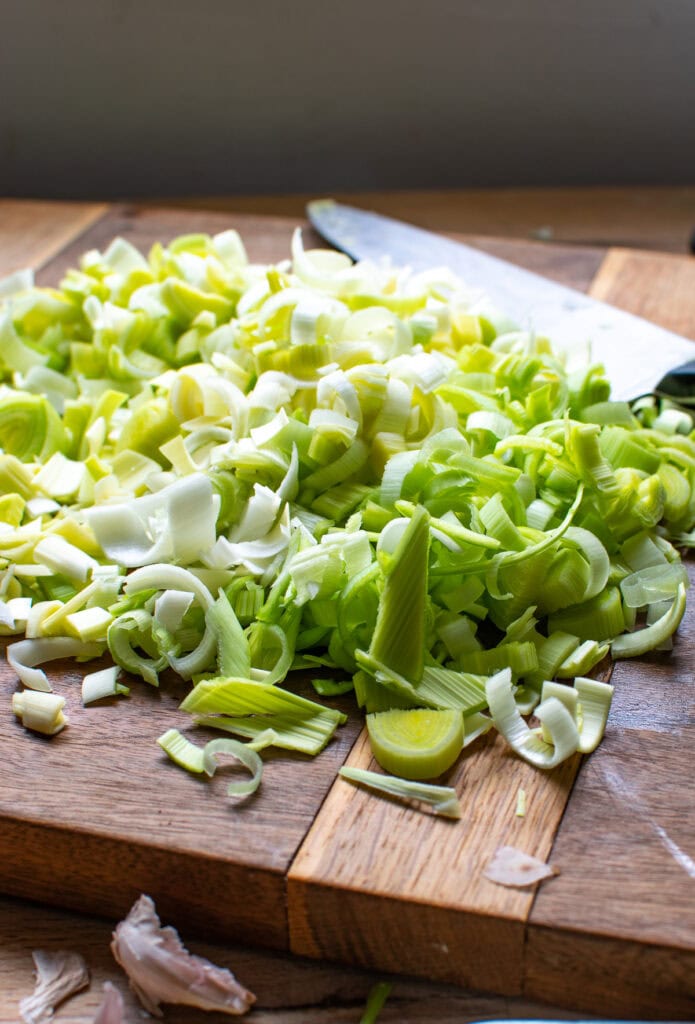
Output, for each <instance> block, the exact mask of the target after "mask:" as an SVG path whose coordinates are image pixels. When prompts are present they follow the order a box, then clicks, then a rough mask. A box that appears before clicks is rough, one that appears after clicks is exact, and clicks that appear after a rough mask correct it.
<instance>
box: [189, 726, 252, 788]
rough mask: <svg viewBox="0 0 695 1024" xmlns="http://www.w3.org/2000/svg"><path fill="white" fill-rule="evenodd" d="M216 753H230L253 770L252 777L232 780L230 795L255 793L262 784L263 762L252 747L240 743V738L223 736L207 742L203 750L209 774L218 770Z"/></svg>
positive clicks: (204, 762) (206, 769)
mask: <svg viewBox="0 0 695 1024" xmlns="http://www.w3.org/2000/svg"><path fill="white" fill-rule="evenodd" d="M216 754H230V755H231V756H232V757H235V758H236V759H237V761H241V763H242V764H243V765H244V767H245V768H248V770H249V771H250V772H251V778H250V779H247V780H246V781H245V782H230V783H229V785H228V786H227V794H228V795H229V796H250V795H251V794H252V793H255V792H256V790H257V789H258V787H259V786H260V784H261V776H262V775H263V762H262V761H261V759H260V757H259V756H258V754H257V753H256V751H255V750H252V749H251V747H248V746H246V744H244V743H240V742H239V740H231V739H228V738H227V737H222V738H221V739H218V740H210V742H209V743H206V744H205V750H204V751H203V767H204V768H205V771H206V773H207V774H208V775H211V776H212V775H214V774H215V771H216V770H217V762H216V761H215V755H216Z"/></svg>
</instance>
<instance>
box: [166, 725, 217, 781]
mask: <svg viewBox="0 0 695 1024" xmlns="http://www.w3.org/2000/svg"><path fill="white" fill-rule="evenodd" d="M157 743H158V744H159V745H160V747H161V748H162V750H163V751H165V753H166V754H168V755H169V757H170V758H171V760H172V761H173V762H174V763H175V764H178V765H179V766H180V767H181V768H185V769H186V771H187V772H193V773H194V774H196V775H202V774H203V772H205V750H204V749H203V748H202V747H199V746H197V745H196V744H195V743H191V741H190V740H189V739H186V737H185V736H183V735H182V734H181V733H180V732H179V730H178V729H167V731H166V732H164V733H162V735H161V736H159V737H158V739H157Z"/></svg>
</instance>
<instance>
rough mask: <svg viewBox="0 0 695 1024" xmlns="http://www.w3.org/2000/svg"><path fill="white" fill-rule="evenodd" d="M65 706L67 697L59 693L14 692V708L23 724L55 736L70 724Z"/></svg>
mask: <svg viewBox="0 0 695 1024" xmlns="http://www.w3.org/2000/svg"><path fill="white" fill-rule="evenodd" d="M64 707H65V698H64V697H59V696H58V694H57V693H45V692H42V691H38V690H23V691H22V692H21V693H14V694H12V710H13V711H14V713H15V715H16V716H17V718H20V719H21V721H22V725H23V726H24V727H25V728H26V729H32V730H33V731H34V732H42V733H44V734H45V735H46V736H55V734H56V733H57V732H60V730H61V729H63V728H64V727H65V726H66V725H67V724H68V720H67V718H66V716H65V715H64V714H63V708H64Z"/></svg>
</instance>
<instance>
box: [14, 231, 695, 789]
mask: <svg viewBox="0 0 695 1024" xmlns="http://www.w3.org/2000/svg"><path fill="white" fill-rule="evenodd" d="M0 448H1V449H2V451H0V633H2V634H3V635H8V634H9V635H13V636H21V635H22V634H24V636H25V639H21V640H18V642H17V643H13V644H11V645H10V647H9V648H8V660H9V662H10V664H11V666H12V667H13V669H14V670H15V671H16V673H17V675H18V676H19V678H20V679H21V681H22V683H23V684H24V686H25V687H28V688H33V689H36V690H39V691H45V692H46V693H47V694H50V689H51V687H50V683H49V681H48V678H47V676H46V674H45V673H44V672H43V671H42V669H40V668H39V667H38V666H39V665H41V664H42V663H43V662H44V661H48V660H50V659H51V658H53V657H55V658H60V657H65V656H67V657H77V658H78V659H82V658H88V657H91V656H93V655H96V654H99V653H103V650H104V644H106V646H107V647H108V651H109V653H110V655H111V658H112V660H113V662H114V663H115V665H116V666H118V667H120V668H122V669H123V670H125V671H127V672H129V673H132V674H133V675H136V676H139V677H140V678H142V679H143V680H144V681H145V682H147V683H148V684H150V685H153V686H156V685H158V683H159V678H160V675H161V673H162V672H165V671H167V670H173V672H174V673H176V674H177V675H178V676H180V677H181V678H182V679H185V680H190V681H191V682H192V683H193V684H194V685H193V687H192V689H191V693H190V694H189V697H188V698H186V700H185V701H184V703H183V705H182V709H183V710H184V711H186V712H189V713H190V714H192V715H193V716H194V723H195V724H201V725H204V726H206V727H213V728H217V729H219V730H220V731H221V732H222V733H225V732H231V733H233V734H236V735H238V736H240V737H242V738H243V739H244V740H247V741H250V743H248V742H247V743H245V744H244V745H243V749H244V750H248V749H251V748H256V749H262V748H263V747H264V746H266V745H268V744H269V743H271V742H272V743H273V744H275V745H277V746H279V747H281V748H285V749H289V750H299V751H300V752H302V753H307V754H315V753H318V752H319V751H320V750H322V749H323V748H324V747H325V745H326V744H327V743H329V742H330V741H331V740H332V738H333V737H334V735H335V733H336V729H337V728H338V727H339V725H340V724H341V723H342V722H343V720H344V715H343V712H338V711H337V710H336V709H335V708H334V707H331V706H330V704H331V702H332V701H333V698H334V697H338V696H340V694H339V693H338V690H337V689H336V687H335V686H329V685H327V683H326V682H325V680H324V681H320V680H322V677H324V676H325V677H326V678H331V679H332V678H333V677H334V676H337V675H339V674H340V675H342V676H343V678H344V679H345V687H344V688H345V692H346V693H349V692H350V689H351V688H352V689H354V694H355V700H356V703H357V704H358V706H359V707H360V708H363V709H364V710H365V712H366V713H367V715H369V716H376V718H374V719H370V721H375V720H377V719H378V716H379V715H382V714H384V713H391V712H393V713H396V712H400V713H402V714H404V715H405V714H407V715H409V716H410V717H408V718H404V719H403V720H404V721H416V720H419V719H423V716H424V717H426V715H427V713H428V712H429V711H432V712H434V713H435V714H434V716H433V717H434V718H435V719H436V720H438V721H443V720H444V718H446V719H447V721H448V720H451V721H458V719H459V718H462V720H463V735H464V738H463V746H466V745H468V744H470V743H472V742H474V740H475V738H476V737H477V736H479V735H481V734H483V733H484V732H485V731H487V730H488V729H490V728H492V727H493V725H494V726H495V727H497V728H498V729H500V730H501V731H502V732H503V733H504V735H505V736H507V738H508V739H509V740H510V742H511V744H512V746H513V747H514V749H516V750H517V751H518V752H519V753H520V754H521V756H523V757H526V758H527V759H528V760H530V761H531V762H532V763H533V764H536V765H539V766H541V767H552V766H553V765H556V764H558V763H559V762H560V761H561V760H563V759H564V758H566V757H570V756H572V755H573V754H574V753H575V752H577V751H580V752H586V751H588V750H591V749H593V748H594V747H595V745H596V743H597V742H599V740H600V737H601V735H602V733H603V729H604V728H605V719H606V715H607V712H608V707H609V704H610V693H609V692H608V691H607V690H605V689H601V685H602V684H595V686H593V685H589V683H585V682H582V680H585V679H586V678H587V677H588V676H589V674H590V673H591V672H592V671H594V670H595V667H596V666H597V665H598V664H599V662H601V660H602V659H603V658H605V657H606V656H607V655H608V654H610V656H611V657H613V658H614V659H615V658H622V657H640V656H641V655H642V654H644V653H646V652H648V651H652V650H659V651H661V650H666V649H667V648H668V647H669V645H670V644H671V643H672V637H673V635H674V633H675V632H676V630H677V628H678V626H679V624H680V622H681V619H682V616H683V611H684V607H685V597H686V587H687V574H686V572H685V569H684V566H683V565H682V563H681V558H680V554H679V551H678V548H677V546H676V545H684V546H690V547H692V546H693V545H695V430H694V422H693V418H692V416H691V415H690V414H689V413H687V412H684V411H683V410H681V409H677V408H674V407H671V406H669V404H668V403H665V402H661V403H657V401H656V400H650V399H644V400H640V401H639V402H636V403H634V404H633V405H632V406H630V405H628V404H626V403H624V402H612V401H611V400H610V395H609V387H608V383H607V381H606V380H605V378H604V376H603V373H602V370H601V368H600V367H598V366H591V365H586V363H585V360H583V359H582V358H580V357H579V356H578V354H577V353H574V354H572V355H571V357H570V358H569V359H567V358H566V357H565V356H560V355H558V354H557V353H555V352H554V351H553V348H552V344H551V341H550V340H549V339H547V338H544V337H542V336H538V335H536V334H535V333H533V332H530V331H525V330H520V329H518V327H517V326H516V325H514V324H512V323H510V322H509V320H508V318H506V317H505V316H504V313H503V311H498V310H493V309H491V308H490V307H489V306H486V305H484V304H481V303H480V298H479V296H478V295H475V294H473V293H472V292H471V291H470V289H469V288H468V287H467V286H466V284H465V282H462V281H460V280H459V279H457V278H456V277H455V276H454V275H453V274H452V273H451V272H450V271H448V270H446V269H438V270H431V271H426V272H423V273H413V272H411V271H409V270H406V269H397V268H392V267H377V266H374V265H373V264H369V263H367V262H364V263H357V264H353V263H352V262H351V261H350V260H349V259H348V258H347V257H345V256H342V255H338V254H331V253H326V252H321V251H315V252H311V251H305V250H304V247H303V244H302V239H301V234H300V233H299V232H297V233H296V234H295V236H294V237H293V240H292V247H291V261H290V262H289V263H285V264H281V265H278V266H262V265H259V264H253V263H249V261H248V259H247V257H246V253H245V250H244V246H243V243H242V241H241V239H240V238H239V236H238V234H237V233H236V232H234V231H224V232H221V233H219V234H217V235H212V236H210V235H205V234H196V235H186V236H183V237H181V238H179V239H175V240H174V241H172V242H171V243H170V244H169V245H167V246H164V245H161V244H157V245H155V246H153V247H152V249H151V251H150V252H149V253H148V254H147V255H146V256H145V255H143V254H141V253H140V252H138V250H137V249H135V248H134V247H133V246H132V245H131V244H130V243H129V242H127V241H126V240H124V239H116V240H114V241H113V242H112V243H111V244H110V245H109V246H108V247H107V248H106V249H105V250H104V251H96V250H92V251H90V252H88V253H85V255H84V256H83V257H82V259H81V260H80V264H79V266H78V267H76V268H72V269H70V270H68V272H67V273H66V275H65V277H64V279H63V281H62V282H61V283H60V286H59V287H57V288H50V289H46V288H36V287H34V284H33V278H32V276H31V275H30V274H17V275H13V276H12V278H11V279H10V280H9V281H8V282H6V283H4V284H3V283H2V282H0ZM294 669H308V670H309V671H310V672H311V673H312V675H314V676H316V677H317V679H318V680H319V682H318V683H317V686H316V687H315V688H316V689H317V692H318V694H319V696H320V697H321V703H319V702H315V701H307V700H306V698H302V697H296V695H295V694H294V693H293V692H292V684H291V678H292V677H291V673H292V671H293V670H294ZM92 675H93V674H92ZM98 675H100V676H101V673H99V674H98ZM575 678H577V680H578V681H577V683H576V685H575V687H574V688H572V687H571V686H570V685H569V684H570V683H571V681H572V680H573V679H575ZM88 680H89V681H88V682H87V683H86V691H87V694H88V695H89V692H90V691H92V688H93V687H95V686H96V685H97V684H96V683H95V682H93V681H92V680H91V679H89V677H88ZM553 680H567V685H561V686H559V687H555V688H553V687H547V686H546V684H547V683H549V682H551V681H553ZM107 682H108V687H109V688H110V687H111V686H112V683H113V686H115V688H116V690H115V692H118V687H119V686H120V684H118V683H116V676H115V674H114V675H112V677H109V678H108V679H107V677H105V676H101V681H100V683H99V687H101V686H102V685H103V687H104V689H103V690H102V689H99V690H98V692H99V693H104V694H106V693H107ZM340 688H341V689H342V688H343V687H342V686H341V687H340ZM321 691H323V692H321ZM93 692H97V691H96V690H95V691H93ZM111 692H113V690H111ZM18 696H19V698H20V703H22V701H24V700H25V699H31V698H25V696H24V694H20V695H18ZM534 710H535V711H536V714H537V715H538V718H539V720H540V721H541V727H540V728H539V729H531V728H530V727H529V725H528V724H527V722H525V721H524V719H523V717H522V715H528V714H531V713H532V712H534ZM58 721H59V719H57V718H56V719H55V720H54V724H58ZM455 733H456V735H455V742H454V739H451V741H450V743H449V742H448V741H447V743H446V744H444V746H445V747H446V750H447V758H445V759H443V760H442V758H441V749H440V748H439V746H438V744H439V743H440V741H439V740H436V741H435V740H433V741H432V748H431V749H430V750H429V751H427V750H425V749H424V748H425V747H426V746H427V744H426V743H425V744H424V745H422V746H423V749H422V750H421V751H420V754H419V755H418V756H420V757H421V758H422V757H424V759H425V761H427V759H428V758H429V759H430V763H429V765H428V766H427V768H426V770H427V771H428V772H429V771H434V770H436V769H441V770H443V768H442V765H443V764H444V762H445V761H448V757H449V756H452V757H453V756H454V750H455V748H456V747H457V746H458V744H459V736H458V726H457V727H456V730H455ZM178 749H179V752H181V750H182V749H183V748H181V747H180V746H179V748H178ZM182 756H183V755H182ZM382 756H383V751H382ZM387 757H388V755H387ZM406 760H407V759H406ZM394 767H395V768H398V770H399V771H401V772H402V771H403V770H404V767H405V770H406V771H407V766H404V762H403V760H400V761H398V759H397V761H396V763H395V765H394ZM252 773H255V769H252ZM254 777H255V774H254ZM380 778H382V779H383V778H385V777H384V776H380Z"/></svg>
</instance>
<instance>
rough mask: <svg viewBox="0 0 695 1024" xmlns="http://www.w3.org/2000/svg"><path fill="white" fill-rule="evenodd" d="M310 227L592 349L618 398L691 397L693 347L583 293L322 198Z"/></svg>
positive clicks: (564, 341) (314, 205) (362, 255)
mask: <svg viewBox="0 0 695 1024" xmlns="http://www.w3.org/2000/svg"><path fill="white" fill-rule="evenodd" d="M307 214H308V217H309V220H310V222H311V224H312V225H313V227H314V228H315V229H316V231H318V233H319V234H320V235H321V236H322V237H323V238H325V239H326V241H328V242H329V243H330V244H331V245H332V246H334V248H336V249H340V250H341V251H342V252H345V253H347V255H348V256H350V257H352V259H354V260H364V259H369V260H373V261H377V262H379V261H383V260H384V259H390V260H392V261H394V262H395V263H396V264H398V265H402V266H408V267H410V268H412V270H414V271H420V270H428V269H430V268H433V267H439V266H446V267H449V268H450V269H451V270H453V271H454V273H456V274H457V275H458V276H460V277H461V278H462V279H463V281H464V282H465V283H466V284H467V285H469V286H471V287H473V288H479V289H482V290H483V291H484V292H485V293H486V295H487V296H488V297H489V300H490V302H491V303H492V304H493V306H495V307H496V308H497V309H499V310H500V311H501V312H503V313H505V314H507V315H508V316H509V317H511V318H512V319H513V320H515V321H516V322H517V323H518V325H519V327H521V328H524V329H526V328H528V329H531V328H532V329H533V330H535V331H536V332H537V333H539V334H544V335H547V336H548V337H549V338H551V339H552V341H553V344H554V346H555V347H557V348H560V349H565V350H571V349H572V348H574V347H576V346H580V345H581V346H585V345H586V344H587V343H590V345H591V355H592V359H593V360H594V361H597V362H600V363H602V364H603V366H604V368H605V371H606V376H607V377H608V380H609V381H610V383H611V389H612V397H613V398H614V399H617V400H621V399H622V400H627V399H633V398H638V397H639V396H640V395H645V394H651V393H653V392H658V393H660V394H667V395H672V396H673V397H674V398H677V400H678V401H679V402H681V403H683V402H687V401H688V400H692V399H693V397H694V396H695V358H694V357H695V343H694V342H692V341H690V340H688V339H687V338H683V337H681V336H680V335H677V334H674V333H673V332H671V331H667V330H665V329H664V328H663V327H659V326H657V325H656V324H653V323H650V322H649V321H648V320H643V319H642V318H640V317H637V316H634V315H633V314H632V313H626V312H624V311H623V310H620V309H617V308H616V307H614V306H610V305H608V304H607V303H605V302H600V301H599V300H598V299H592V298H591V297H590V296H588V295H585V294H584V293H583V292H580V291H577V290H576V289H574V288H568V287H566V286H565V285H562V284H558V283H557V282H556V281H551V280H549V279H548V278H545V277H542V276H541V275H540V274H534V273H532V272H531V271H529V270H524V269H523V268H521V267H518V266H516V265H515V264H513V263H508V262H507V261H506V260H501V259H498V258H497V257H496V256H490V255H488V254H487V253H485V252H481V251H480V250H478V249H474V248H473V247H472V246H468V245H464V244H463V243H461V242H454V241H452V240H451V239H448V238H445V237H443V236H442V235H436V234H433V233H432V232H430V231H425V230H424V229H423V228H417V227H414V226H413V225H410V224H406V223H404V222H403V221H398V220H394V219H392V218H391V217H384V216H382V215H381V214H377V213H371V212H368V211H366V210H360V209H357V208H356V207H352V206H346V205H344V204H342V203H336V202H334V201H333V200H331V199H321V200H315V201H314V202H311V203H309V204H308V206H307Z"/></svg>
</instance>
